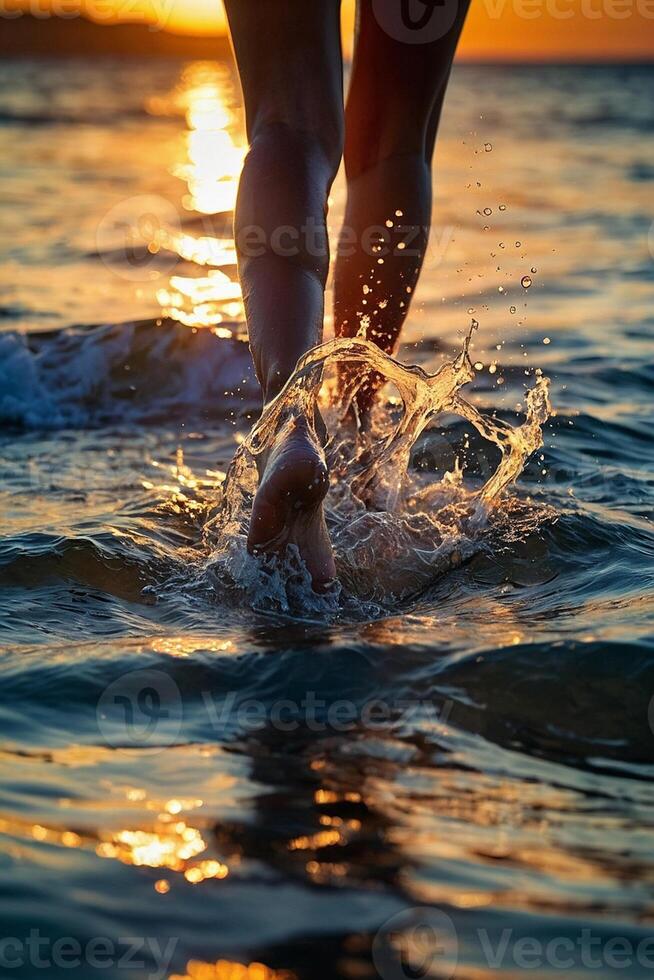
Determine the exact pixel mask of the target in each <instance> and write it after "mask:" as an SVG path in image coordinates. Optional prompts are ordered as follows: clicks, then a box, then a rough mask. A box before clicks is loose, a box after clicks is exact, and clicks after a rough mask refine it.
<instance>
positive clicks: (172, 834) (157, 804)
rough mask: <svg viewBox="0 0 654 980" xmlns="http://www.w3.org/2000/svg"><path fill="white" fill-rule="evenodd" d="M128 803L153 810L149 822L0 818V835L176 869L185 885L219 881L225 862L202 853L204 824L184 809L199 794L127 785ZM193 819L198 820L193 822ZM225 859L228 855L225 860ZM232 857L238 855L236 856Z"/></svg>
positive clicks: (159, 884)
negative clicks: (162, 797)
mask: <svg viewBox="0 0 654 980" xmlns="http://www.w3.org/2000/svg"><path fill="white" fill-rule="evenodd" d="M125 799H126V800H127V801H128V802H130V803H134V804H137V803H141V804H145V809H146V810H149V811H155V812H157V816H156V819H155V820H154V822H153V823H151V824H150V825H149V826H145V827H126V828H124V829H121V830H113V831H109V830H106V831H105V830H100V831H97V832H94V831H91V830H86V831H83V830H81V829H80V830H78V831H72V830H69V829H67V828H64V827H53V826H48V825H46V824H44V823H43V824H42V823H34V824H30V823H28V822H27V821H19V820H16V819H9V818H2V817H0V834H9V835H12V836H19V837H22V838H23V839H28V840H29V839H30V838H31V839H32V840H34V841H37V842H39V843H48V844H58V845H60V846H62V847H67V848H84V849H89V850H94V851H95V853H96V855H97V856H98V857H99V858H106V859H112V860H115V861H120V863H121V864H127V865H131V866H133V867H139V868H154V869H158V870H164V871H172V872H176V873H177V874H180V875H182V876H183V877H184V879H185V880H186V881H187V882H188V883H189V884H191V885H197V884H200V883H201V882H203V881H207V880H208V879H213V880H222V879H224V878H227V876H228V875H229V871H230V869H229V866H228V865H227V864H226V863H225V862H224V861H221V860H219V859H218V858H217V857H213V856H208V855H207V853H206V852H207V849H208V847H209V845H208V844H207V842H206V840H205V838H204V836H203V833H205V831H204V823H206V821H201V822H200V823H201V826H193V825H192V824H191V823H190V822H189V820H188V818H187V817H186V818H185V817H184V814H185V812H188V811H192V810H197V809H199V808H200V807H202V806H203V800H199V799H170V800H167V801H166V802H161V801H156V800H148V799H147V796H146V794H145V791H144V790H142V789H140V788H138V787H130V788H127V789H126V791H125ZM195 822H196V823H198V821H197V820H196V821H195ZM230 860H231V859H230ZM233 860H234V861H237V860H238V857H237V856H236V857H235V858H234V859H233ZM169 890H170V882H168V881H167V879H161V878H160V879H158V880H157V881H156V882H155V891H157V892H158V893H159V894H162V895H164V894H167V892H168V891H169Z"/></svg>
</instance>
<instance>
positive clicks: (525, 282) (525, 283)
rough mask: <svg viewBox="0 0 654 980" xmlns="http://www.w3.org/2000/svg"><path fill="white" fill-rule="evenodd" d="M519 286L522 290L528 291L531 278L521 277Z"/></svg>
mask: <svg viewBox="0 0 654 980" xmlns="http://www.w3.org/2000/svg"><path fill="white" fill-rule="evenodd" d="M520 285H521V286H522V288H523V289H529V287H530V286H531V276H523V277H522V279H521V280H520Z"/></svg>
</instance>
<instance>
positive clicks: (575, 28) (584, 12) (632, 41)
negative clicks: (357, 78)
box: [9, 0, 654, 61]
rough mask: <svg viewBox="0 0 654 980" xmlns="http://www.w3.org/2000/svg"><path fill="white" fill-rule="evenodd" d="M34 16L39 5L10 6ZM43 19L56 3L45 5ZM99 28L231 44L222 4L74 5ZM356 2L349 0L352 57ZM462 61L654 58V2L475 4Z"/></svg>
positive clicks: (475, 0) (17, 0)
mask: <svg viewBox="0 0 654 980" xmlns="http://www.w3.org/2000/svg"><path fill="white" fill-rule="evenodd" d="M9 2H10V3H11V7H12V9H14V8H17V9H23V10H25V11H28V12H29V11H33V3H34V0H9ZM38 3H39V11H40V16H43V15H44V14H45V12H46V11H48V10H54V8H55V6H56V0H38ZM69 3H71V4H73V5H75V7H76V9H77V10H79V11H80V12H81V13H82V14H83V15H85V16H87V17H89V18H91V19H92V20H95V21H97V22H99V23H116V22H129V21H146V22H148V23H151V24H153V25H155V26H156V29H159V30H165V31H169V32H172V33H178V34H191V35H205V36H206V35H216V36H222V37H224V36H225V35H226V33H227V22H226V17H225V12H224V9H223V5H222V2H221V0H130V3H129V4H126V3H124V0H69ZM354 7H355V0H343V7H342V10H343V17H342V20H343V38H344V48H345V52H346V55H349V54H350V53H351V48H352V28H353V23H354ZM459 57H460V59H461V60H463V61H506V60H508V61H557V60H561V61H574V60H581V61H593V60H598V61H601V60H620V59H625V60H637V59H642V60H651V59H653V58H654V0H472V5H471V8H470V12H469V14H468V19H467V22H466V27H465V29H464V32H463V36H462V38H461V43H460V45H459Z"/></svg>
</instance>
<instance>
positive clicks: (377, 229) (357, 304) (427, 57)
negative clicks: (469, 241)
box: [334, 0, 468, 423]
mask: <svg viewBox="0 0 654 980" xmlns="http://www.w3.org/2000/svg"><path fill="white" fill-rule="evenodd" d="M467 6H468V4H467V2H465V0H464V2H463V3H461V4H459V5H458V8H457V15H456V19H455V22H454V24H453V25H452V27H451V28H450V30H449V31H448V32H447V33H446V34H445V36H444V37H442V38H439V39H437V40H435V41H433V42H430V43H424V44H420V43H418V44H407V43H404V42H402V41H399V40H397V39H395V38H393V37H391V36H389V34H388V33H387V32H386V31H385V30H384V29H383V28H382V27H381V26H380V24H379V22H378V20H377V18H376V16H375V13H374V7H373V2H372V0H360V2H359V9H358V22H357V36H356V42H355V52H354V61H353V67H352V78H351V82H350V89H349V93H348V98H347V106H346V112H345V171H346V177H347V189H348V196H347V208H346V213H345V220H344V226H343V233H342V235H341V241H340V242H339V249H338V255H337V259H336V268H335V279H334V324H335V330H336V334H337V336H341V337H353V336H355V335H356V334H357V333H358V331H359V329H360V327H361V317H362V315H364V314H365V315H366V316H367V317H368V325H367V326H366V333H365V335H366V337H367V338H368V339H369V340H371V341H373V342H374V343H376V344H377V346H378V347H380V348H381V349H382V350H384V351H386V352H387V353H389V354H390V353H393V351H394V350H395V346H396V344H397V341H398V338H399V335H400V331H401V329H402V325H403V323H404V320H405V319H406V316H407V313H408V312H409V306H410V302H411V297H412V295H413V291H414V289H415V286H416V283H417V281H418V277H419V275H420V269H421V268H422V263H423V260H424V257H425V252H426V249H427V243H428V238H429V229H430V225H431V209H432V177H431V162H432V155H433V150H434V143H435V139H436V133H437V129H438V123H439V119H440V114H441V109H442V105H443V100H444V97H445V91H446V87H447V82H448V79H449V75H450V70H451V66H452V60H453V58H454V53H455V50H456V45H457V42H458V39H459V35H460V33H461V28H462V27H463V22H464V20H465V15H466V12H467ZM389 221H392V222H393V227H392V228H388V227H387V222H389ZM382 236H383V237H382ZM400 242H404V248H402V247H400V248H398V247H397V246H398V244H399V243H400ZM375 244H379V245H380V246H381V249H382V251H381V252H379V251H373V246H374V245H375ZM380 258H383V262H382V263H380V262H379V261H378V260H379V259H380ZM364 287H366V291H364ZM364 299H365V300H366V302H365V304H363V302H362V301H363V300H364ZM380 304H381V305H380ZM343 381H344V383H345V382H347V381H348V379H347V376H345V377H344V378H343ZM379 383H380V379H379V378H378V377H376V376H371V377H369V378H368V379H367V381H366V382H365V383H364V385H362V386H361V387H360V388H359V392H358V394H357V397H356V407H357V409H358V414H359V418H360V420H361V421H362V422H364V423H365V421H366V418H367V415H368V413H369V409H370V407H371V404H372V401H373V398H374V394H375V392H376V390H377V388H378V387H379Z"/></svg>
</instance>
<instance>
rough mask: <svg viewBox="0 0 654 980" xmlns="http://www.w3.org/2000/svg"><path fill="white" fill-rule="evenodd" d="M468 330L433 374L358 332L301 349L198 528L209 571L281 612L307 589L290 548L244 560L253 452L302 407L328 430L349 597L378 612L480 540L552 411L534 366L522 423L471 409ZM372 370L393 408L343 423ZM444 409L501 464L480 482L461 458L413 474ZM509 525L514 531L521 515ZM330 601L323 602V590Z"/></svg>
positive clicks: (507, 506)
mask: <svg viewBox="0 0 654 980" xmlns="http://www.w3.org/2000/svg"><path fill="white" fill-rule="evenodd" d="M471 337H472V329H471V331H470V333H469V334H468V336H467V337H466V339H465V341H464V343H463V347H462V350H461V352H460V353H459V355H458V356H457V357H456V358H455V359H454V360H452V361H446V362H445V363H444V364H443V365H442V366H441V367H440V369H439V370H438V371H437V372H436V373H435V374H429V373H427V372H426V371H424V370H423V369H422V368H421V367H419V366H417V365H404V364H401V363H399V362H398V361H397V360H395V358H393V357H391V356H389V355H388V354H385V353H384V352H383V351H381V350H380V349H379V348H378V347H377V346H376V345H375V344H373V343H371V342H370V341H368V340H366V339H365V338H363V337H356V338H352V339H347V338H340V339H335V340H331V341H328V342H327V343H324V344H321V345H319V346H318V347H315V348H313V349H312V350H310V351H308V352H307V353H306V354H305V355H304V356H303V357H302V358H301V359H300V360H299V361H298V364H297V367H296V369H295V371H294V373H293V375H292V376H291V378H289V380H288V382H287V383H286V385H285V387H284V389H283V390H282V391H281V392H280V394H279V395H278V396H277V397H276V398H275V399H274V400H273V401H272V402H270V404H269V405H267V406H266V408H265V409H264V411H263V413H262V415H261V417H260V419H259V420H258V422H257V423H256V424H255V425H254V427H253V429H252V431H251V432H250V434H249V435H248V437H247V438H246V439H245V440H244V442H243V443H242V445H241V446H240V447H239V449H238V451H237V453H236V455H235V457H234V460H233V461H232V464H231V467H230V469H229V472H228V474H227V479H226V481H225V485H224V488H223V493H222V497H221V500H220V502H219V505H218V507H217V510H216V513H215V515H214V517H213V519H212V520H211V521H210V522H209V523H208V525H207V528H206V539H207V543H208V544H209V546H210V547H211V548H212V549H213V555H212V567H213V568H214V570H216V569H219V571H220V573H221V574H224V573H225V572H226V573H227V574H228V575H229V577H231V578H232V580H233V581H234V582H235V584H237V585H240V586H241V587H242V588H244V589H245V591H246V592H247V593H248V595H249V597H250V599H251V601H252V602H253V603H254V604H255V605H262V604H263V606H264V607H270V606H273V607H275V606H277V607H281V608H282V609H288V608H291V607H293V606H294V605H295V604H296V602H297V600H298V596H299V595H301V594H303V593H304V592H306V590H307V586H308V576H307V575H306V570H305V571H304V574H302V571H301V568H302V563H301V561H300V560H299V558H298V556H297V555H290V554H289V555H287V556H286V557H285V558H284V559H281V560H280V559H279V558H276V557H272V558H268V559H267V560H266V561H265V562H263V563H262V562H261V561H258V560H255V559H253V558H251V557H250V556H247V554H246V549H245V538H246V534H247V520H248V517H249V513H250V509H251V502H252V497H253V495H254V492H255V490H256V482H257V476H256V468H255V465H254V462H255V460H256V457H257V456H259V455H260V454H261V453H263V452H265V451H266V450H267V449H268V447H269V446H270V445H271V444H272V442H273V441H274V439H275V438H276V436H277V434H278V433H279V431H280V429H281V428H282V427H283V426H285V425H289V424H292V421H293V419H295V418H297V417H298V416H300V415H301V416H304V417H305V418H307V419H309V420H316V419H318V418H321V417H323V416H324V418H325V421H326V423H327V428H328V431H330V432H331V433H332V435H331V436H330V437H329V438H328V440H327V444H326V454H327V459H328V462H329V465H330V472H331V487H330V491H329V493H328V495H327V498H326V502H325V512H326V519H327V524H328V527H329V531H330V535H331V538H332V542H333V545H334V551H335V557H336V563H337V568H338V573H339V579H340V581H341V583H342V585H343V586H344V587H345V589H346V590H347V591H348V593H352V594H354V595H356V596H357V597H358V599H360V600H366V601H368V602H373V603H376V604H379V605H380V608H385V609H388V608H389V604H390V605H392V604H393V603H395V602H396V601H397V600H398V599H403V598H406V597H407V596H410V595H414V594H416V593H417V592H419V591H420V590H421V589H424V588H425V587H426V586H427V585H429V584H430V583H433V581H434V580H435V579H436V578H437V577H438V576H439V575H441V574H442V573H443V572H444V571H445V570H447V569H448V568H450V567H452V566H453V565H457V564H460V562H461V561H462V560H463V559H465V558H466V557H469V556H470V555H471V554H473V553H474V552H476V551H478V550H479V549H480V547H482V546H483V534H482V532H484V531H485V530H488V528H489V526H490V525H491V524H492V523H493V521H494V519H495V518H497V517H498V516H501V517H502V518H505V517H506V514H507V510H511V509H515V506H516V503H515V501H512V502H509V501H508V500H506V498H505V491H506V490H507V489H508V488H509V487H510V486H511V485H512V484H513V483H514V482H515V480H516V479H517V477H518V476H519V474H520V473H521V472H522V470H523V468H524V466H525V463H526V462H527V460H528V459H529V457H530V456H531V455H532V453H534V452H535V451H536V450H537V449H538V448H539V447H540V446H541V445H542V427H543V425H544V423H545V422H546V421H547V418H548V417H549V414H550V411H551V407H550V403H549V381H548V379H547V378H545V377H544V376H542V375H540V374H539V375H537V377H536V382H535V385H534V387H533V388H532V389H531V390H530V391H528V392H527V399H526V403H527V407H526V415H525V418H524V421H523V422H522V424H520V425H516V426H512V425H510V424H508V423H506V422H503V421H501V420H498V419H496V418H493V419H491V418H489V417H488V416H486V415H484V414H482V413H481V412H479V411H478V410H477V409H476V408H475V407H474V406H473V405H471V404H470V402H468V401H467V400H466V399H465V398H464V397H463V395H462V394H461V389H462V388H463V387H464V386H465V385H467V384H469V383H470V382H471V381H472V380H473V379H474V377H475V368H474V367H473V364H472V362H471V360H470V357H469V348H470V343H471ZM336 367H338V370H339V378H340V381H341V390H340V393H339V396H338V398H337V399H336V400H334V399H333V398H332V399H331V402H329V401H328V402H327V405H325V402H326V401H327V399H326V390H328V389H329V387H330V385H329V371H330V369H334V368H336ZM344 369H345V370H344ZM370 375H377V376H379V377H381V378H382V379H383V380H384V381H386V382H390V383H391V384H392V385H393V386H394V388H395V389H396V390H397V393H398V395H399V404H400V406H401V409H400V411H399V412H398V411H393V412H392V413H389V412H385V413H383V418H382V417H381V415H382V413H381V412H380V413H378V416H377V418H376V420H375V423H374V425H373V426H372V428H371V429H370V430H369V431H368V432H366V433H362V432H360V431H358V429H357V427H356V426H355V425H354V424H353V422H352V405H353V404H354V399H355V396H356V394H357V391H358V390H359V388H360V387H361V386H362V385H363V384H364V383H365V381H366V379H367V378H368V377H369V376H370ZM331 387H332V389H333V384H332V386H331ZM444 415H448V416H451V415H454V416H459V417H460V418H461V419H464V420H466V421H467V422H469V423H470V424H471V425H472V426H473V428H474V429H475V430H476V431H477V433H478V434H479V435H480V436H481V437H482V439H483V440H485V441H487V442H489V443H491V444H492V445H493V446H494V447H496V449H497V450H499V453H500V462H499V464H498V465H497V467H496V469H495V470H494V472H492V474H491V475H490V476H489V477H488V478H487V479H486V481H485V482H484V483H483V484H482V485H481V486H470V483H469V481H466V482H465V483H464V476H465V475H466V472H465V466H464V465H463V463H462V461H461V459H460V458H457V459H456V461H455V464H454V467H453V468H451V469H449V470H444V472H443V473H442V475H441V477H440V479H438V480H435V479H433V477H432V479H431V480H429V481H427V482H426V481H425V478H424V477H422V478H421V477H420V475H419V474H417V473H415V472H414V471H413V470H411V468H410V465H409V464H410V456H411V451H412V448H413V446H414V444H415V442H416V440H417V439H418V437H419V436H420V435H421V433H422V432H424V430H425V429H426V428H427V426H428V425H430V424H431V423H433V422H434V421H435V420H436V419H437V418H439V417H441V416H444ZM500 502H501V506H500ZM519 521H520V526H521V527H522V528H523V529H524V527H525V521H524V514H523V515H521V517H520V518H519ZM509 523H510V522H509ZM289 582H291V583H293V585H292V586H290V587H292V588H293V590H294V595H293V598H292V599H291V598H290V596H289V585H288V583H289ZM298 582H299V583H300V587H299V588H298ZM309 591H310V589H309ZM329 601H330V603H331V605H332V606H333V597H331V598H330V600H329ZM313 602H314V598H313V597H312V603H313ZM368 611H369V610H368Z"/></svg>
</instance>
